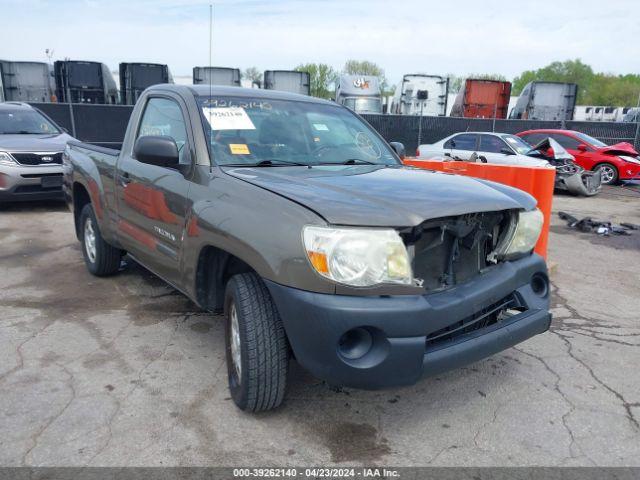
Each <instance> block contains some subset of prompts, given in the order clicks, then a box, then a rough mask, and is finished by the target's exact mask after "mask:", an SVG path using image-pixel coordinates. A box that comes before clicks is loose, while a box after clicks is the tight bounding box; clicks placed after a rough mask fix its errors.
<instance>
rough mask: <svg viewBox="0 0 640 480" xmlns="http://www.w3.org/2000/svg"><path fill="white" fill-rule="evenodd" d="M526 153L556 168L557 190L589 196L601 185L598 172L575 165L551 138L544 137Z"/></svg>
mask: <svg viewBox="0 0 640 480" xmlns="http://www.w3.org/2000/svg"><path fill="white" fill-rule="evenodd" d="M527 155H528V156H530V157H536V158H542V159H544V160H547V161H548V162H549V163H550V164H551V165H553V166H554V167H555V168H556V181H555V188H556V189H557V190H563V191H566V192H569V193H571V194H572V195H578V196H585V197H591V196H593V195H596V194H597V193H598V192H599V191H600V188H601V187H602V177H601V174H600V172H599V171H595V172H591V171H588V170H585V169H584V168H582V167H581V166H580V165H577V164H576V163H575V158H574V157H573V155H571V154H570V153H569V152H567V151H566V150H565V149H564V148H563V147H562V145H560V144H559V143H558V142H556V141H555V140H554V139H553V138H545V139H544V140H542V141H541V142H539V143H537V144H536V145H535V146H534V147H533V148H532V149H531V151H530V152H529V153H527Z"/></svg>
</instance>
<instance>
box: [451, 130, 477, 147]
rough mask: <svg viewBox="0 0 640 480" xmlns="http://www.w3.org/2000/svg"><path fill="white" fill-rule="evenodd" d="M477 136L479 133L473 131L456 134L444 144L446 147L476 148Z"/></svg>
mask: <svg viewBox="0 0 640 480" xmlns="http://www.w3.org/2000/svg"><path fill="white" fill-rule="evenodd" d="M477 137H478V136H477V135H475V134H472V133H463V134H461V135H456V136H455V137H453V138H452V139H450V140H449V141H447V142H446V143H445V144H444V148H453V149H455V150H475V149H476V139H477Z"/></svg>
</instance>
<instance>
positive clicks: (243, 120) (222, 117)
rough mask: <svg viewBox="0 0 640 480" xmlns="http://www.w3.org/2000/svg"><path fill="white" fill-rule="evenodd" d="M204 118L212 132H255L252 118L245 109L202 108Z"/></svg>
mask: <svg viewBox="0 0 640 480" xmlns="http://www.w3.org/2000/svg"><path fill="white" fill-rule="evenodd" d="M202 111H203V112H204V116H205V118H206V119H207V121H208V122H209V125H211V129H212V130H255V129H256V127H255V126H254V125H253V122H252V121H251V118H249V115H247V112H245V110H244V108H239V107H230V108H211V107H202Z"/></svg>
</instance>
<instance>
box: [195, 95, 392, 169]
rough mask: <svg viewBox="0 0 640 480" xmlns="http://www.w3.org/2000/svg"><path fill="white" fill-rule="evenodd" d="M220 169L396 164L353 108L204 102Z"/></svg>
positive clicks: (243, 100) (293, 103)
mask: <svg viewBox="0 0 640 480" xmlns="http://www.w3.org/2000/svg"><path fill="white" fill-rule="evenodd" d="M200 108H201V112H202V122H203V125H204V128H205V133H208V132H210V141H211V153H212V156H213V161H214V162H215V163H216V164H218V165H247V166H250V165H258V164H260V165H287V164H298V165H305V166H306V165H326V164H360V163H361V164H375V165H396V164H398V161H397V159H396V157H395V156H394V154H393V152H392V151H391V149H390V147H389V146H388V145H387V144H386V143H385V142H384V141H383V140H382V139H380V137H378V135H377V134H376V133H375V132H374V131H373V130H372V129H371V128H370V127H369V126H368V125H367V124H366V123H364V122H363V121H362V120H360V119H359V118H358V117H357V116H355V115H353V114H352V113H351V112H349V111H348V110H346V109H344V108H341V107H338V106H334V105H325V104H321V103H314V102H296V101H288V100H271V99H259V98H235V97H213V98H210V99H209V98H203V99H202V100H200Z"/></svg>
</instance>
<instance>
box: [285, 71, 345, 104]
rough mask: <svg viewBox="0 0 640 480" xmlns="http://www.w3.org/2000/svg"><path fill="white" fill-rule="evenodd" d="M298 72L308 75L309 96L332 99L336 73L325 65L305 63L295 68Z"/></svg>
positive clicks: (336, 79) (336, 78) (336, 77)
mask: <svg viewBox="0 0 640 480" xmlns="http://www.w3.org/2000/svg"><path fill="white" fill-rule="evenodd" d="M295 70H296V71H298V72H307V73H309V79H310V83H311V85H310V89H311V96H313V97H319V98H326V99H332V98H333V97H334V95H335V85H336V82H337V81H338V73H337V72H336V71H335V70H334V69H333V67H331V66H330V65H327V64H326V63H305V64H301V65H298V66H297V67H296V68H295Z"/></svg>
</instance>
